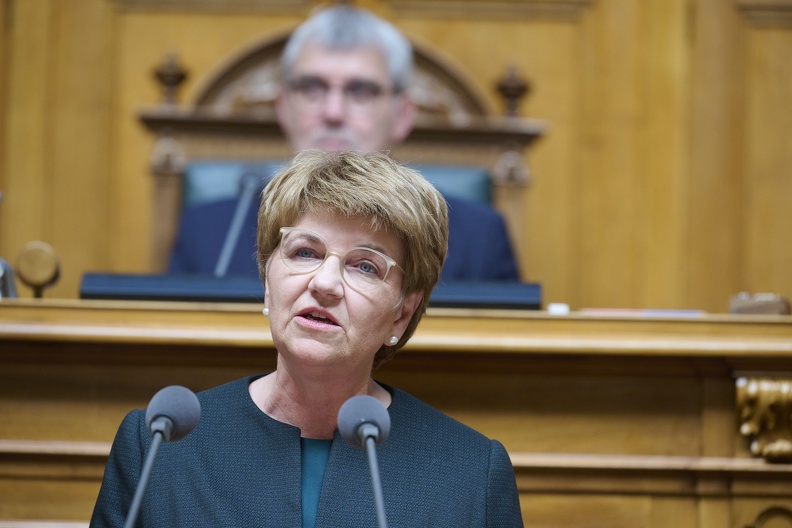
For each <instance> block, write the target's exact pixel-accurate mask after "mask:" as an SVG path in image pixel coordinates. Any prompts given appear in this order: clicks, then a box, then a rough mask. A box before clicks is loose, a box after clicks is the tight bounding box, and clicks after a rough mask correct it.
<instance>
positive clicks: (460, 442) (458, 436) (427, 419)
mask: <svg viewBox="0 0 792 528" xmlns="http://www.w3.org/2000/svg"><path fill="white" fill-rule="evenodd" d="M389 411H390V415H391V429H392V434H394V433H395V434H399V430H400V429H401V430H402V431H404V432H405V433H406V436H407V437H408V439H409V440H408V441H409V442H410V443H413V442H416V443H422V444H423V445H424V446H430V445H438V446H441V445H445V446H447V445H449V444H448V442H451V445H453V446H454V449H457V448H463V449H465V450H476V451H478V450H481V451H487V452H488V451H489V449H490V442H491V441H490V439H489V438H487V437H486V436H485V435H483V434H481V433H480V432H478V431H476V430H475V429H473V428H472V427H469V426H467V425H465V424H463V423H462V422H460V421H458V420H456V419H454V418H452V417H450V416H448V415H447V414H444V413H442V412H440V411H438V410H437V409H435V408H434V407H432V406H431V405H428V404H427V403H425V402H423V401H421V400H419V399H418V398H416V397H415V396H412V395H411V394H408V393H407V392H404V391H402V390H400V389H395V388H394V389H393V404H392V405H391V408H389Z"/></svg>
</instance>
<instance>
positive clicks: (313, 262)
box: [280, 227, 404, 291]
mask: <svg viewBox="0 0 792 528" xmlns="http://www.w3.org/2000/svg"><path fill="white" fill-rule="evenodd" d="M280 233H281V243H280V255H281V259H282V260H283V263H284V264H286V267H287V268H289V269H290V270H292V271H294V272H296V273H310V272H312V271H316V270H318V269H319V268H320V267H321V266H322V264H324V263H325V261H326V260H327V259H328V258H329V257H330V255H335V256H336V257H338V264H339V267H340V269H341V276H342V277H343V278H344V282H346V283H347V284H348V285H349V286H350V287H351V288H353V289H355V290H360V291H371V290H374V289H376V288H377V287H378V286H380V285H382V284H383V283H384V282H385V279H387V278H388V274H389V272H390V270H391V268H394V267H396V268H399V269H402V268H401V267H400V266H399V265H398V264H397V263H396V261H395V260H393V259H392V258H390V257H389V256H387V255H385V254H383V253H380V252H379V251H376V250H374V249H370V248H365V247H355V248H352V249H350V250H349V251H347V252H346V253H345V254H341V253H339V252H337V251H332V250H330V249H329V247H328V245H327V243H326V242H325V241H324V240H323V239H322V237H320V236H319V235H317V234H316V233H314V232H313V231H308V230H307V229H300V228H298V227H281V228H280ZM402 271H404V270H402Z"/></svg>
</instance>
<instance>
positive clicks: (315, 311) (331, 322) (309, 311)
mask: <svg viewBox="0 0 792 528" xmlns="http://www.w3.org/2000/svg"><path fill="white" fill-rule="evenodd" d="M307 315H313V316H314V317H311V318H308V317H306V316H307ZM316 316H318V317H319V318H317V317H316ZM297 317H300V318H302V319H303V320H304V321H306V322H310V323H311V324H318V325H327V326H341V325H339V324H338V321H336V319H335V317H333V316H332V315H330V313H328V312H327V311H325V310H322V309H320V308H306V309H304V310H300V311H299V312H298V313H297ZM322 318H323V319H326V320H327V321H326V322H325V321H322V320H321V319H322Z"/></svg>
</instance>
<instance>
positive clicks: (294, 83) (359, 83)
mask: <svg viewBox="0 0 792 528" xmlns="http://www.w3.org/2000/svg"><path fill="white" fill-rule="evenodd" d="M311 83H313V84H311ZM286 86H287V87H288V89H289V92H290V93H292V94H294V95H295V96H297V97H298V98H299V99H300V100H301V101H302V103H303V104H304V105H305V106H306V107H310V108H316V107H320V106H322V105H324V104H325V103H326V102H327V98H328V97H329V96H330V93H331V92H333V91H334V90H340V91H341V95H342V97H343V99H344V101H345V103H346V104H348V105H349V106H350V107H351V108H355V109H358V110H365V109H368V108H371V107H373V106H374V105H375V104H376V103H377V101H379V100H381V99H383V98H385V97H389V96H391V95H395V94H396V93H398V91H397V90H395V89H393V88H391V87H388V86H383V85H381V84H379V83H377V82H375V81H369V80H366V79H353V80H351V81H348V82H347V83H345V84H344V85H342V86H334V85H333V84H332V83H330V82H328V81H326V80H325V79H323V78H321V77H318V76H314V75H302V76H297V77H295V78H292V79H289V80H288V81H286ZM308 88H314V89H320V92H321V93H318V94H313V95H311V94H310V93H309V90H308ZM356 88H368V89H370V93H369V94H368V96H367V97H366V98H364V99H360V98H359V97H358V96H356V95H355V89H356Z"/></svg>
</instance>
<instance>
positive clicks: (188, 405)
mask: <svg viewBox="0 0 792 528" xmlns="http://www.w3.org/2000/svg"><path fill="white" fill-rule="evenodd" d="M200 418H201V403H200V402H199V401H198V397H197V396H196V395H195V394H194V393H193V392H192V391H191V390H190V389H188V388H186V387H182V386H179V385H171V386H170V387H165V388H164V389H161V390H160V391H159V392H157V394H155V395H154V397H153V398H151V401H150V402H149V405H148V408H147V409H146V427H148V430H149V432H150V433H151V447H150V448H149V450H148V453H147V454H146V460H145V461H144V462H143V468H142V469H141V471H140V480H138V485H137V488H136V489H135V496H134V497H133V498H132V504H131V505H130V507H129V513H128V514H127V518H126V522H125V523H124V528H133V527H134V526H135V522H136V521H137V516H138V512H139V510H140V505H141V504H142V502H143V492H145V491H146V486H147V485H148V480H149V477H150V476H151V470H152V468H153V467H154V459H155V458H156V456H157V452H159V448H160V445H162V442H175V441H176V440H181V439H182V438H184V437H185V436H187V435H188V434H190V433H191V432H192V430H193V429H195V426H196V425H198V420H199V419H200Z"/></svg>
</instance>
